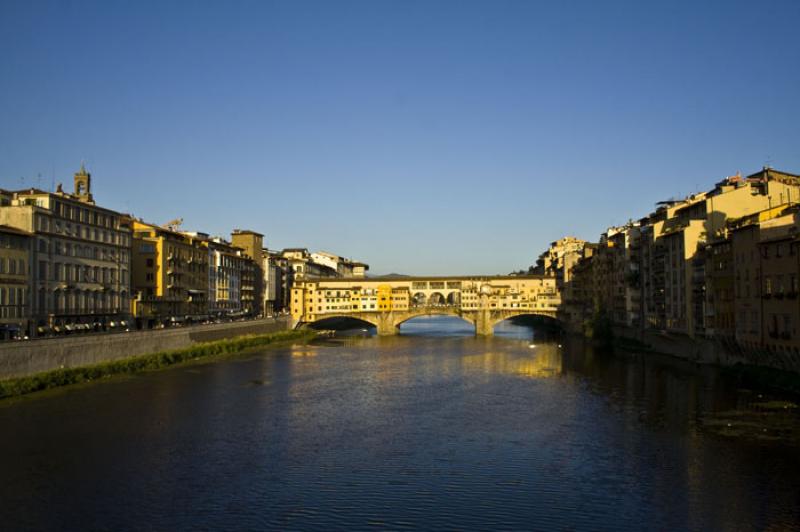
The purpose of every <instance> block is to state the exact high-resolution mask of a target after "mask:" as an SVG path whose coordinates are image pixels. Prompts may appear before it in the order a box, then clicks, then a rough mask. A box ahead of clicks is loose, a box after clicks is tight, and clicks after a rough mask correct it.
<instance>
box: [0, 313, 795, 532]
mask: <svg viewBox="0 0 800 532" xmlns="http://www.w3.org/2000/svg"><path fill="white" fill-rule="evenodd" d="M403 333H404V334H403V335H401V336H398V337H392V338H377V337H368V338H357V337H351V338H340V339H332V340H325V341H319V342H318V343H314V344H311V345H306V346H296V347H284V348H278V349H272V350H265V351H261V352H256V353H252V354H248V355H243V356H241V357H238V358H231V359H225V360H217V361H214V362H210V363H204V364H196V365H190V366H183V367H178V368H173V369H170V370H166V371H160V372H154V373H147V374H141V375H137V376H134V377H129V378H120V379H114V380H111V381H108V382H104V383H100V384H93V385H88V386H81V387H73V388H70V389H65V390H60V391H56V392H50V393H46V394H43V395H39V396H33V397H28V398H25V399H22V400H18V401H14V402H6V403H0V528H2V529H3V530H18V529H20V530H27V529H34V530H35V529H60V530H187V529H192V530H197V529H207V530H225V529H227V530H263V529H281V530H286V529H303V530H307V529H318V530H331V529H345V530H354V529H369V528H373V529H374V528H377V529H402V528H414V529H419V528H439V529H441V528H449V529H453V528H455V529H534V530H551V529H556V530H561V529H591V530H598V529H608V530H622V529H630V530H654V529H655V530H675V529H692V530H723V529H724V530H763V529H772V530H785V529H792V528H794V529H797V528H798V527H800V474H798V471H800V436H798V434H800V432H799V431H800V421H799V420H798V412H797V409H796V408H792V404H793V403H792V402H791V401H793V400H792V399H791V398H787V397H780V396H775V395H774V394H773V395H770V394H767V393H764V392H763V391H759V390H747V389H742V388H739V387H737V386H736V384H735V383H734V382H732V381H731V380H729V379H728V378H727V377H725V376H723V375H722V374H721V373H720V372H719V371H718V370H715V369H712V368H697V367H695V366H693V365H688V364H683V363H679V362H677V361H674V360H670V359H663V358H658V357H653V356H648V357H642V356H612V355H608V354H603V353H598V352H593V351H592V350H591V349H590V348H588V347H586V346H585V345H583V343H582V342H580V341H578V340H575V339H558V338H553V339H548V338H546V337H544V336H536V337H534V338H533V340H532V339H531V338H532V331H531V329H529V328H527V327H522V326H516V325H512V324H503V326H502V327H499V328H498V329H497V335H496V336H495V337H494V338H488V339H484V338H475V337H473V336H472V331H471V328H470V327H469V326H467V325H466V324H462V323H461V322H459V321H455V322H454V321H452V320H447V319H437V320H424V319H423V320H415V321H413V322H409V323H408V324H407V326H404V328H403ZM559 344H561V347H559ZM787 399H789V401H790V402H785V401H786V400H787Z"/></svg>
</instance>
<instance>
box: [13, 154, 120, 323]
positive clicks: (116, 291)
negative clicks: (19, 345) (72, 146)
mask: <svg viewBox="0 0 800 532" xmlns="http://www.w3.org/2000/svg"><path fill="white" fill-rule="evenodd" d="M74 187H75V188H74V193H72V194H69V193H66V192H64V191H63V189H62V186H61V185H58V188H57V190H56V192H46V191H43V190H39V189H35V188H31V189H26V190H19V191H16V192H5V193H4V194H3V201H2V203H3V205H2V206H0V225H5V226H8V227H13V228H15V229H18V230H21V231H24V232H25V233H29V234H32V251H31V252H32V256H31V264H32V267H31V270H30V273H29V277H30V287H31V288H30V295H29V297H30V299H29V302H30V317H31V321H32V325H31V329H32V330H31V332H33V333H34V334H37V335H42V334H50V333H64V332H76V331H84V330H99V329H108V328H114V327H119V326H126V325H127V321H128V320H129V318H130V302H129V298H130V271H131V254H130V249H131V228H130V225H129V223H128V221H127V218H126V217H124V216H123V215H121V214H120V213H118V212H115V211H112V210H110V209H106V208H103V207H100V206H98V205H97V204H96V203H95V201H94V198H93V196H92V193H91V175H90V174H89V172H87V171H86V169H85V168H84V167H83V165H81V169H80V170H79V171H78V172H77V173H76V174H75V176H74Z"/></svg>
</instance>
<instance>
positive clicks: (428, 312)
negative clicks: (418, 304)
mask: <svg viewBox="0 0 800 532" xmlns="http://www.w3.org/2000/svg"><path fill="white" fill-rule="evenodd" d="M433 316H447V317H451V318H458V319H460V320H461V321H463V322H465V323H468V324H469V325H471V326H472V327H474V326H475V322H474V321H473V320H472V319H470V318H469V317H467V316H465V315H464V314H462V313H461V312H458V311H457V310H455V309H448V308H447V307H440V308H436V307H432V308H431V307H428V308H426V309H424V310H421V311H419V312H408V313H406V314H404V315H402V316H398V317H395V320H394V323H393V325H394V327H395V328H396V329H397V330H398V331H399V330H400V326H401V325H403V324H405V323H408V322H410V321H412V320H415V319H417V318H427V317H433Z"/></svg>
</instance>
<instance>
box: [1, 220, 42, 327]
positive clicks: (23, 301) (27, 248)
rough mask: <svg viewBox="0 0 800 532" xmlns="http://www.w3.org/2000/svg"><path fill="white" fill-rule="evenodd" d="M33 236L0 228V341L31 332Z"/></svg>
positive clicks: (17, 230)
mask: <svg viewBox="0 0 800 532" xmlns="http://www.w3.org/2000/svg"><path fill="white" fill-rule="evenodd" d="M32 242H33V235H32V234H31V233H28V232H25V231H21V230H19V229H15V228H13V227H8V226H0V339H3V340H7V339H9V338H20V337H24V336H29V335H31V334H33V332H34V331H32V330H31V326H32V324H31V306H30V293H31V257H32V255H33V253H32V251H33V250H32V247H31V243H32Z"/></svg>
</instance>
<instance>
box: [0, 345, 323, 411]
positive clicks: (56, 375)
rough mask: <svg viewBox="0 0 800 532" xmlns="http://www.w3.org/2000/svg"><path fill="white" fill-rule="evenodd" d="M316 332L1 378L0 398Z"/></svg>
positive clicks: (228, 352) (200, 346)
mask: <svg viewBox="0 0 800 532" xmlns="http://www.w3.org/2000/svg"><path fill="white" fill-rule="evenodd" d="M315 335H316V333H315V332H313V331H310V330H307V329H304V330H296V331H279V332H274V333H269V334H259V335H248V336H240V337H238V338H231V339H228V340H218V341H216V342H207V343H200V344H196V345H193V346H191V347H187V348H184V349H176V350H173V351H162V352H158V353H152V354H149V355H140V356H136V357H130V358H122V359H119V360H112V361H109V362H103V363H101V364H96V365H93V366H83V367H78V368H63V369H57V370H53V371H47V372H45V373H39V374H38V375H32V376H30V377H21V378H18V379H8V380H2V381H0V400H2V399H6V398H10V397H17V396H20V395H25V394H29V393H33V392H38V391H42V390H48V389H50V388H57V387H60V386H68V385H70V384H79V383H82V382H88V381H93V380H97V379H102V378H104V377H111V376H113V375H124V374H132V373H140V372H143V371H152V370H156V369H161V368H166V367H169V366H174V365H176V364H181V363H184V362H189V361H193V360H197V359H200V358H208V357H213V356H220V355H228V354H232V353H238V352H240V351H244V350H246V349H251V348H254V347H261V346H265V345H269V344H274V343H283V342H288V341H293V340H308V339H311V338H313V337H314V336H315Z"/></svg>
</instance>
